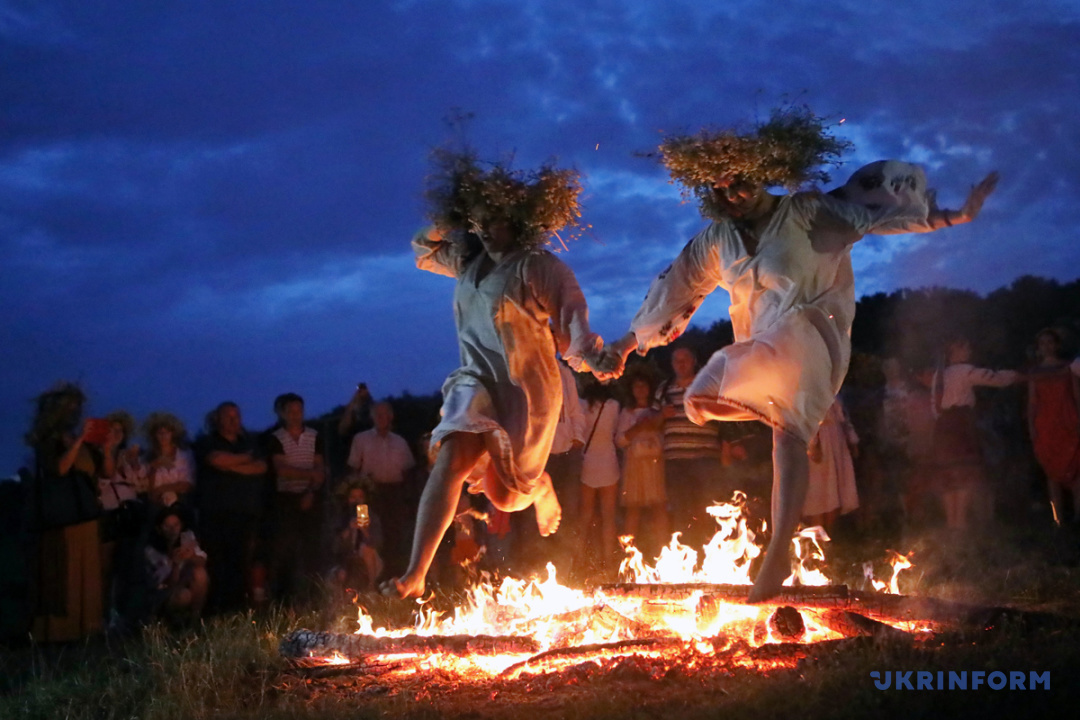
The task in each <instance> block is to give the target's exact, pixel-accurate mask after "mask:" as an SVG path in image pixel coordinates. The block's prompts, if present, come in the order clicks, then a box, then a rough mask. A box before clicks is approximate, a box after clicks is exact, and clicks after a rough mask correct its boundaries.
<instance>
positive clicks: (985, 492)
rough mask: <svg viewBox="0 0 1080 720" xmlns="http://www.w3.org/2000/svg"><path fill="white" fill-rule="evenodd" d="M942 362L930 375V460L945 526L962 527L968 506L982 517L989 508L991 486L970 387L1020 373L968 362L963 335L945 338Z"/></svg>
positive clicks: (1006, 381) (1004, 381)
mask: <svg viewBox="0 0 1080 720" xmlns="http://www.w3.org/2000/svg"><path fill="white" fill-rule="evenodd" d="M946 363H947V366H946V367H945V368H944V369H942V370H939V371H938V372H937V373H936V374H935V376H934V409H935V411H936V413H937V421H936V422H935V423H934V460H935V462H936V464H937V466H938V468H939V471H940V475H939V489H940V492H941V498H942V503H943V504H944V506H945V523H946V525H947V526H948V528H949V529H950V530H963V529H965V528H967V526H968V521H969V515H970V514H971V513H972V510H975V511H976V512H977V519H978V520H979V521H981V522H983V523H985V522H988V521H989V520H990V518H991V516H992V514H993V492H992V490H991V488H990V487H989V485H988V484H987V482H986V473H985V470H984V466H983V455H982V448H981V447H980V443H979V432H978V428H977V427H976V425H975V419H976V418H975V388H976V387H980V386H988V387H1005V386H1007V385H1012V384H1013V383H1015V382H1018V381H1019V380H1020V379H1021V378H1020V376H1019V375H1018V374H1017V373H1016V372H1014V371H1012V370H999V371H994V370H987V369H985V368H978V367H975V366H974V365H972V364H971V343H970V342H969V341H968V340H967V338H958V339H956V340H954V341H952V342H951V343H950V344H949V346H948V348H947V349H946ZM976 494H978V496H979V497H978V502H977V503H976Z"/></svg>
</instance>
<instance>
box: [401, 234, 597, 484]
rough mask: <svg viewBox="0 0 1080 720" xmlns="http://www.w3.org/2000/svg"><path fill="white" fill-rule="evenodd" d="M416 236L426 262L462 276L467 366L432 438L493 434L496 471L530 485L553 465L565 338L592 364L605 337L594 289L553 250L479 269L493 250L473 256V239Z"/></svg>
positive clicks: (458, 313) (456, 375)
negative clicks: (592, 310) (591, 297)
mask: <svg viewBox="0 0 1080 720" xmlns="http://www.w3.org/2000/svg"><path fill="white" fill-rule="evenodd" d="M412 246H413V252H414V254H415V256H416V266H417V267H418V268H420V269H421V270H428V271H430V272H434V273H437V274H439V275H446V276H448V277H453V278H456V279H457V287H456V288H455V290H454V320H455V322H456V324H457V330H458V345H459V348H460V351H461V367H459V368H458V369H457V370H455V371H453V372H452V373H450V376H449V377H448V378H447V379H446V382H445V383H444V384H443V388H442V393H443V406H442V411H441V412H442V419H441V421H440V422H439V424H438V426H436V428H435V429H434V431H432V437H431V440H432V442H436V443H437V442H440V441H442V440H443V439H444V438H445V437H446V436H447V435H449V434H451V433H455V432H467V433H479V434H484V435H488V436H489V437H488V438H487V440H488V442H487V446H488V449H489V451H490V454H491V456H492V457H491V463H490V465H489V466H488V472H492V473H494V474H495V475H496V476H497V477H498V479H499V480H500V481H501V482H502V483H503V484H505V485H506V486H507V487H508V488H510V489H511V490H515V491H517V492H521V493H529V492H531V491H532V490H533V488H534V487H535V486H536V483H537V482H538V481H539V479H540V477H541V475H542V474H543V471H544V465H545V464H546V463H547V459H548V454H549V453H550V450H551V443H552V440H553V438H554V436H555V426H556V424H557V423H558V420H559V412H560V410H561V409H562V397H563V393H562V380H561V379H560V377H559V368H558V364H557V361H556V359H555V352H556V345H557V346H558V349H559V350H560V351H561V352H562V355H563V357H564V358H565V359H566V361H567V363H569V364H570V366H571V367H573V368H574V369H575V370H584V369H587V364H586V362H585V361H586V358H595V357H596V356H597V355H598V354H599V351H600V349H601V347H602V344H603V343H602V341H601V340H600V337H599V336H598V335H596V334H595V333H593V332H592V331H591V330H590V329H589V311H588V307H587V305H586V303H585V296H584V294H583V293H582V292H581V288H580V287H579V286H578V283H577V280H576V278H575V277H574V273H573V272H572V271H571V270H570V268H569V267H567V266H566V265H565V264H564V263H563V262H562V261H560V260H559V259H558V258H556V257H555V256H554V255H552V254H551V253H550V252H548V251H547V250H543V249H532V250H529V249H522V250H520V251H517V252H514V253H512V254H510V255H508V256H506V257H505V258H504V259H503V260H502V262H500V263H498V264H497V265H494V266H493V267H491V269H490V270H489V271H488V273H487V275H485V276H484V277H483V278H482V279H478V273H479V271H480V269H481V265H482V263H483V261H484V260H485V259H487V257H488V256H487V255H486V253H484V252H479V253H477V254H475V255H474V256H473V257H466V256H465V253H464V248H465V245H464V243H461V242H452V241H449V240H443V239H438V238H437V237H436V236H435V234H434V233H431V232H430V231H429V230H425V231H422V232H420V233H419V234H417V235H416V237H414V238H413V242H412ZM553 336H554V337H553ZM473 480H475V478H473Z"/></svg>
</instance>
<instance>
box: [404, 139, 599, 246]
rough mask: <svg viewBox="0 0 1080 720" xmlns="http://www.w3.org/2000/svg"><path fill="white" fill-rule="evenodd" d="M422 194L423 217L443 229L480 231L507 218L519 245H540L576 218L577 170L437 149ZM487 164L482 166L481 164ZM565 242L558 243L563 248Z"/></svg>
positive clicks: (579, 185)
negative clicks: (513, 165)
mask: <svg viewBox="0 0 1080 720" xmlns="http://www.w3.org/2000/svg"><path fill="white" fill-rule="evenodd" d="M431 161H432V165H433V166H434V170H433V171H432V172H431V174H430V175H428V178H427V189H426V190H425V192H424V199H425V201H426V202H427V206H428V211H427V216H428V219H429V220H431V221H432V222H433V223H434V224H435V225H436V226H437V227H439V228H442V229H444V230H451V231H455V230H456V231H459V232H461V233H469V234H472V235H479V234H481V233H482V232H483V224H484V222H485V221H486V220H488V219H491V218H499V219H503V220H506V221H508V222H509V223H510V224H511V225H512V226H513V228H514V232H515V235H516V237H517V240H518V242H519V244H520V245H521V246H523V247H529V248H535V247H540V246H543V245H545V244H547V243H548V242H550V241H551V236H552V235H554V236H556V237H558V238H559V240H560V241H562V237H561V236H559V231H561V230H563V229H564V228H566V227H570V226H577V224H578V223H577V219H578V218H580V217H581V206H580V203H579V196H580V195H581V179H580V174H579V173H578V171H576V170H570V169H560V168H556V167H555V166H554V165H552V164H550V163H547V164H544V165H542V166H541V167H540V168H539V169H537V170H531V171H524V170H512V169H510V167H509V166H508V165H507V164H506V163H502V162H497V163H482V162H481V161H480V160H479V159H478V158H477V156H476V153H475V152H473V151H472V150H468V149H466V150H463V151H453V150H449V149H447V148H438V149H436V150H435V151H433V152H432V155H431ZM485 166H486V167H485ZM565 246H566V245H565V242H564V243H563V247H565Z"/></svg>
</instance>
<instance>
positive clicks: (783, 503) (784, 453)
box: [749, 430, 810, 602]
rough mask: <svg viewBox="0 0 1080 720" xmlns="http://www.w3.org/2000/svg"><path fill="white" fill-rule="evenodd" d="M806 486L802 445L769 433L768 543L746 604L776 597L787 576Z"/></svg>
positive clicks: (783, 435)
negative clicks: (769, 534)
mask: <svg viewBox="0 0 1080 720" xmlns="http://www.w3.org/2000/svg"><path fill="white" fill-rule="evenodd" d="M809 484H810V459H809V458H808V457H807V456H806V443H805V442H803V441H802V440H799V439H798V438H795V437H793V436H791V435H788V434H787V433H785V432H783V431H782V430H773V488H772V540H771V541H769V548H768V550H767V551H766V553H765V561H764V562H763V563H762V565H761V570H759V571H758V575H757V579H756V580H755V581H754V588H753V590H751V591H750V597H749V601H750V602H763V601H765V600H768V599H769V598H771V597H774V596H775V595H777V594H778V593H779V592H780V589H781V588H782V587H783V584H784V580H786V579H787V577H788V576H789V575H790V574H791V561H790V559H789V558H790V554H791V538H792V536H794V534H795V529H796V528H797V527H798V526H799V518H800V517H801V516H802V509H803V503H804V502H805V501H806V488H807V486H808V485H809Z"/></svg>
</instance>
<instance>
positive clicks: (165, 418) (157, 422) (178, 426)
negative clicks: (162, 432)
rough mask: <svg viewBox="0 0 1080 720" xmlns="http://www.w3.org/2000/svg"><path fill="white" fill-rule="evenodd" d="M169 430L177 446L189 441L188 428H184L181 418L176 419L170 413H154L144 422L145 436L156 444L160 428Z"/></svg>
mask: <svg viewBox="0 0 1080 720" xmlns="http://www.w3.org/2000/svg"><path fill="white" fill-rule="evenodd" d="M163 427H165V428H168V429H169V432H170V433H172V436H173V442H175V443H176V444H177V445H182V444H183V443H184V442H185V441H186V439H187V428H185V427H184V423H183V422H181V420H180V418H178V417H176V416H175V415H173V414H172V413H168V412H152V413H150V415H149V416H147V418H146V420H145V421H143V435H145V436H146V437H147V439H149V440H150V441H151V443H153V442H155V439H154V435H155V434H157V431H158V429H159V428H163Z"/></svg>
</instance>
